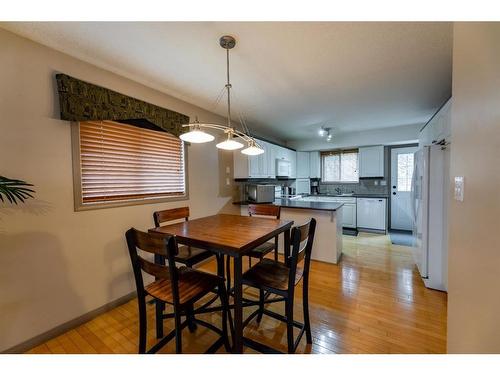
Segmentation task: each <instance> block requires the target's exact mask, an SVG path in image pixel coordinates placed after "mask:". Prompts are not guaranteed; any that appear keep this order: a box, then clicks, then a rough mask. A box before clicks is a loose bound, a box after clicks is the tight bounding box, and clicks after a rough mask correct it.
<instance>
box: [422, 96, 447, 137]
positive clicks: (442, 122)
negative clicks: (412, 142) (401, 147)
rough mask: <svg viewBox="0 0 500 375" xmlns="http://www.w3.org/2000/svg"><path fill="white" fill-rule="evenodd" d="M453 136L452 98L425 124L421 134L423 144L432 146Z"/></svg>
mask: <svg viewBox="0 0 500 375" xmlns="http://www.w3.org/2000/svg"><path fill="white" fill-rule="evenodd" d="M450 137H451V99H450V100H448V101H447V102H446V103H445V104H444V105H443V106H442V107H441V108H440V109H439V111H438V112H437V113H436V114H435V115H434V116H433V117H432V118H431V119H430V121H429V122H428V123H427V124H426V125H425V127H424V128H423V129H422V131H421V132H420V135H419V144H420V145H421V146H430V145H431V144H436V143H440V142H442V141H443V140H449V139H450Z"/></svg>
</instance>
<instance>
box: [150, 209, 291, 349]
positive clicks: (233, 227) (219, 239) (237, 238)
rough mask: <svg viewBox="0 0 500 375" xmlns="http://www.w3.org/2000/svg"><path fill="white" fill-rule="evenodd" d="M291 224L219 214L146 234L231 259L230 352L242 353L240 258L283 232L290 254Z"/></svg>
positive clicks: (289, 222) (246, 340) (286, 221)
mask: <svg viewBox="0 0 500 375" xmlns="http://www.w3.org/2000/svg"><path fill="white" fill-rule="evenodd" d="M292 225H293V221H291V220H278V219H270V218H261V217H249V216H239V215H227V214H218V215H213V216H207V217H202V218H199V219H194V220H189V221H184V222H182V223H176V224H170V225H165V226H161V227H158V228H152V229H150V230H149V231H150V232H154V233H160V234H169V235H175V236H176V238H177V242H178V243H180V244H183V245H187V246H193V247H198V248H200V249H206V250H209V251H211V252H213V253H215V254H218V255H223V256H229V257H232V258H233V262H234V271H233V272H234V278H233V280H234V337H233V352H234V353H242V352H243V345H244V343H245V344H246V343H247V342H250V341H251V340H249V339H245V338H244V337H243V289H242V283H241V281H242V257H243V256H245V255H246V254H247V253H248V252H249V251H250V250H252V249H253V248H255V247H256V246H258V245H260V244H262V243H264V242H266V241H268V240H270V239H272V238H274V237H275V236H277V235H279V234H281V233H284V252H285V255H286V254H289V251H290V229H291V227H292ZM222 272H223V269H222ZM249 346H250V345H249Z"/></svg>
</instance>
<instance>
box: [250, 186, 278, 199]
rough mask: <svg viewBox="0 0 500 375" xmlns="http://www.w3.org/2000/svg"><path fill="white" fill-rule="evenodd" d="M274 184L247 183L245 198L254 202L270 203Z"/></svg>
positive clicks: (272, 197)
mask: <svg viewBox="0 0 500 375" xmlns="http://www.w3.org/2000/svg"><path fill="white" fill-rule="evenodd" d="M274 190H275V186H274V185H259V184H248V185H247V200H248V201H249V202H255V203H271V202H274Z"/></svg>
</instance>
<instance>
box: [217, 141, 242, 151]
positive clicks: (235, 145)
mask: <svg viewBox="0 0 500 375" xmlns="http://www.w3.org/2000/svg"><path fill="white" fill-rule="evenodd" d="M215 147H217V148H220V149H222V150H237V149H239V148H242V147H243V145H242V144H241V143H240V142H236V141H233V140H232V139H226V140H225V141H224V142H221V143H217V144H216V145H215Z"/></svg>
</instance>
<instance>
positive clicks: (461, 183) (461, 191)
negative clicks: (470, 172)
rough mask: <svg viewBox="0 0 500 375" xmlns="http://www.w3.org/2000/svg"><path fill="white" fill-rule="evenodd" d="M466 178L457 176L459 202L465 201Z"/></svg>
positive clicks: (456, 196)
mask: <svg viewBox="0 0 500 375" xmlns="http://www.w3.org/2000/svg"><path fill="white" fill-rule="evenodd" d="M464 188H465V186H464V177H463V176H455V194H454V195H455V200H456V201H459V202H463V201H464Z"/></svg>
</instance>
